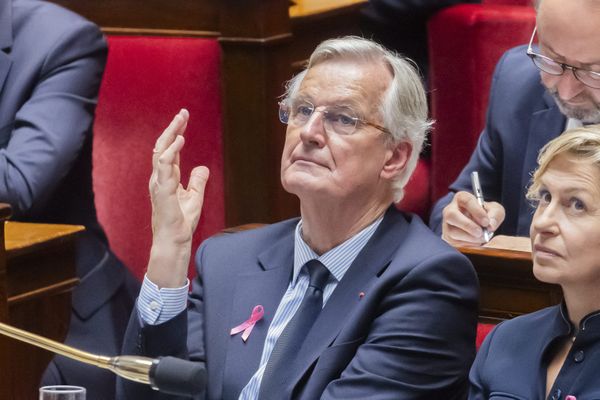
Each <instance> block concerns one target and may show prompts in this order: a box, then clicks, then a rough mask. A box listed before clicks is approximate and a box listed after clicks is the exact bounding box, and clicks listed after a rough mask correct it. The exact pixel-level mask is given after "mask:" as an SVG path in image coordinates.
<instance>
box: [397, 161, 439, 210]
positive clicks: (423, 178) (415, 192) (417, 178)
mask: <svg viewBox="0 0 600 400" xmlns="http://www.w3.org/2000/svg"><path fill="white" fill-rule="evenodd" d="M430 179H431V163H430V161H429V160H428V159H425V158H421V159H419V162H418V163H417V168H415V172H413V174H412V176H411V177H410V180H409V181H408V183H407V185H406V188H405V189H404V198H403V199H402V201H401V202H400V203H399V204H398V205H397V207H398V208H399V209H401V210H403V211H410V212H414V213H415V214H417V215H419V216H420V217H421V218H423V219H425V220H426V219H427V218H428V217H429V209H430V207H431V197H430V194H431V191H430V189H429V186H430V185H429V180H430Z"/></svg>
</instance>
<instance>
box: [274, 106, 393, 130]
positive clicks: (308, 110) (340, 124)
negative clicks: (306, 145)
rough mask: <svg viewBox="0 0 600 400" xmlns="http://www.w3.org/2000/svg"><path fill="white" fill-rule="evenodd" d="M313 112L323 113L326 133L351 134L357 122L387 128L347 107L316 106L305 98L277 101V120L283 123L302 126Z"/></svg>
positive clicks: (380, 128) (379, 128)
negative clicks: (357, 114)
mask: <svg viewBox="0 0 600 400" xmlns="http://www.w3.org/2000/svg"><path fill="white" fill-rule="evenodd" d="M315 112H321V113H323V121H324V122H323V125H324V126H325V131H326V132H327V133H335V134H338V135H344V136H346V135H352V134H353V133H354V132H356V129H357V127H358V125H359V124H365V125H369V126H372V127H373V128H375V129H378V130H380V131H381V132H384V133H389V134H391V133H390V131H389V130H387V129H386V128H384V127H383V126H381V125H377V124H374V123H373V122H369V121H366V120H364V119H361V118H359V117H357V116H356V113H355V112H354V111H352V109H350V108H348V107H339V106H333V107H319V109H317V107H315V106H314V104H312V103H311V102H309V101H307V100H299V101H296V100H291V101H282V102H280V103H279V120H280V121H281V122H283V123H284V124H292V125H295V126H304V125H305V124H306V123H307V122H308V121H309V120H310V118H311V117H312V115H313V114H314V113H315Z"/></svg>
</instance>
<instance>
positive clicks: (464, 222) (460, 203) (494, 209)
mask: <svg viewBox="0 0 600 400" xmlns="http://www.w3.org/2000/svg"><path fill="white" fill-rule="evenodd" d="M503 220H504V207H502V205H500V204H499V203H496V202H489V203H486V209H484V208H483V207H481V205H479V203H478V201H477V199H476V198H475V196H474V195H473V194H471V193H469V192H458V193H456V195H455V196H454V198H453V200H452V202H451V203H450V204H448V205H447V206H446V208H444V211H443V222H442V238H443V239H444V240H446V241H447V242H449V243H450V244H453V245H455V246H457V245H465V244H471V245H473V244H482V243H484V242H485V239H484V237H483V229H482V228H486V229H487V230H488V231H489V232H494V231H495V230H496V229H497V228H498V226H500V224H501V223H502V221H503Z"/></svg>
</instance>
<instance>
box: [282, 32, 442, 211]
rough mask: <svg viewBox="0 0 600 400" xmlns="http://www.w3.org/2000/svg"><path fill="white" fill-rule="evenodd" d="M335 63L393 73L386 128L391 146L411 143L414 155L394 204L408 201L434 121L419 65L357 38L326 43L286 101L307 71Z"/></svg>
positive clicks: (293, 86)
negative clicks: (429, 115) (377, 66)
mask: <svg viewBox="0 0 600 400" xmlns="http://www.w3.org/2000/svg"><path fill="white" fill-rule="evenodd" d="M332 60H357V61H359V62H361V63H383V64H384V65H385V66H386V68H387V69H388V70H389V71H390V72H391V73H392V75H393V78H392V82H391V84H390V86H389V88H388V89H387V91H386V93H385V95H384V98H383V99H382V102H381V105H380V111H381V115H382V116H383V122H384V126H385V128H387V130H389V131H390V132H391V138H390V140H391V144H393V145H397V144H398V143H400V142H408V143H410V145H411V147H412V152H411V154H410V157H409V159H408V161H407V163H406V167H405V168H404V170H403V171H402V172H401V173H400V174H398V176H397V177H396V178H395V179H394V182H393V185H392V190H393V192H394V202H399V201H400V200H402V198H403V197H404V187H405V186H406V183H407V182H408V180H409V178H410V176H411V175H412V173H413V171H414V170H415V167H416V166H417V161H418V158H419V154H420V152H421V150H422V148H423V145H424V143H425V138H426V136H427V132H428V131H429V129H430V128H431V125H432V121H430V120H428V119H427V112H428V111H427V97H426V95H425V89H424V88H423V82H422V80H421V77H420V75H419V73H418V72H417V69H416V67H415V64H414V63H413V62H412V61H411V60H410V59H408V58H405V57H402V56H400V55H398V54H396V53H394V52H392V51H390V50H388V49H386V48H385V47H383V46H381V45H380V44H378V43H375V42H373V41H371V40H368V39H364V38H361V37H357V36H346V37H342V38H337V39H329V40H326V41H324V42H322V43H321V44H320V45H319V46H317V48H316V49H315V51H313V53H312V54H311V56H310V59H309V61H308V66H307V67H306V69H305V70H304V71H302V72H300V73H299V74H298V75H296V76H295V77H293V78H292V79H291V80H290V81H289V82H288V83H287V85H286V92H285V94H284V99H285V100H287V99H289V98H293V97H294V95H295V94H296V93H297V92H298V89H299V88H300V84H301V83H302V80H303V79H304V76H305V75H306V73H307V71H308V70H309V69H310V68H312V67H314V66H315V65H318V64H321V63H323V62H326V61H332Z"/></svg>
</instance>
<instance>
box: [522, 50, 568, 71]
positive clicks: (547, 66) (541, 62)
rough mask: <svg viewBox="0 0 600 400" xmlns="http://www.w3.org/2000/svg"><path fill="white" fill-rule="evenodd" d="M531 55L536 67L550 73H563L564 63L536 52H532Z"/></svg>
mask: <svg viewBox="0 0 600 400" xmlns="http://www.w3.org/2000/svg"><path fill="white" fill-rule="evenodd" d="M530 57H531V60H532V61H533V63H534V64H535V66H536V67H538V68H539V69H541V70H542V71H544V72H546V73H548V74H550V75H562V74H563V72H564V69H563V67H562V65H560V64H559V63H557V62H556V61H554V60H552V59H550V58H548V57H545V56H542V55H541V54H535V53H532V54H530Z"/></svg>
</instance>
